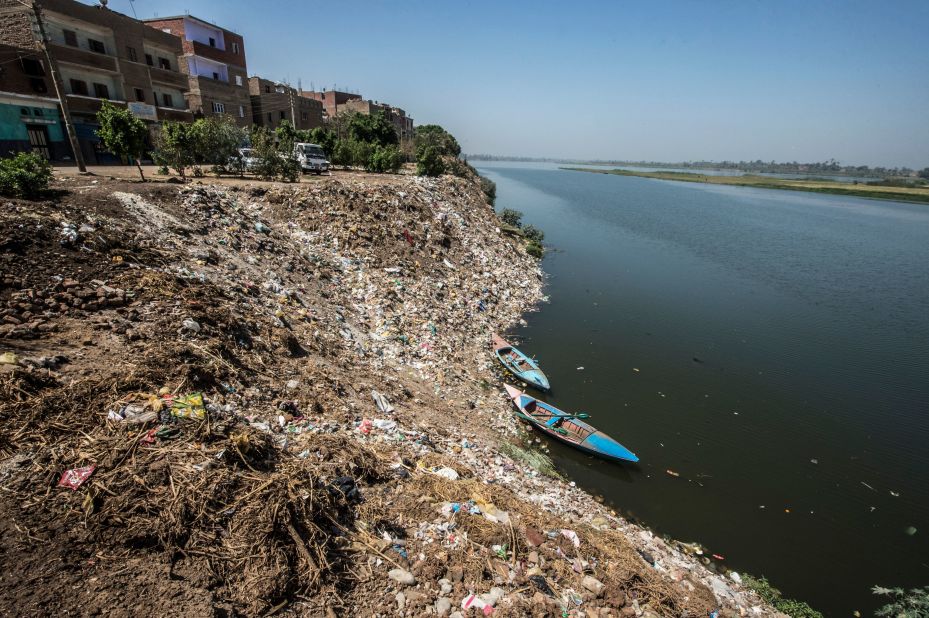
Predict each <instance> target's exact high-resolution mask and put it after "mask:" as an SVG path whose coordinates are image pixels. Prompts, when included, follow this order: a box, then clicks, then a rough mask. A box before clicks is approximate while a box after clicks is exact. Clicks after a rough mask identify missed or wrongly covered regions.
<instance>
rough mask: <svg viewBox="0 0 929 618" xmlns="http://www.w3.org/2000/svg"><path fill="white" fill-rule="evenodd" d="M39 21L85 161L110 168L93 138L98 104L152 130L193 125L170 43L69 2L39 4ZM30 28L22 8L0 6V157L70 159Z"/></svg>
mask: <svg viewBox="0 0 929 618" xmlns="http://www.w3.org/2000/svg"><path fill="white" fill-rule="evenodd" d="M41 15H42V22H43V25H44V28H45V32H46V36H47V37H48V40H49V44H48V51H49V54H50V55H51V56H52V58H53V59H54V60H55V63H56V64H57V66H58V70H59V74H60V78H61V84H62V88H63V91H62V95H63V96H65V97H67V104H68V107H69V109H70V110H71V117H72V121H73V122H74V128H75V132H76V133H77V137H78V143H79V145H80V148H81V152H82V153H83V155H84V159H85V161H87V162H88V163H91V164H94V163H97V164H100V163H110V162H113V161H114V158H113V157H112V156H111V155H109V154H108V153H106V152H105V151H104V150H103V148H102V145H101V144H100V138H99V137H97V134H96V130H97V128H98V127H99V125H98V124H97V121H96V114H97V112H98V111H99V109H100V104H101V101H103V100H109V101H111V102H112V103H114V104H117V105H129V107H130V109H132V110H133V112H134V113H136V115H138V116H140V117H142V118H144V119H145V120H147V121H150V122H152V123H157V122H160V121H162V120H186V121H190V120H191V119H192V116H191V113H190V111H189V110H188V108H187V105H186V103H185V100H184V91H185V90H186V89H187V78H186V77H185V76H184V74H183V73H181V72H180V70H179V66H178V64H179V57H180V56H181V54H182V50H181V45H180V41H178V40H177V38H176V37H174V36H171V35H169V34H167V33H165V32H161V31H159V30H156V29H154V28H150V27H147V26H145V25H144V24H141V23H140V22H138V21H136V20H134V19H132V18H131V17H128V16H126V15H123V14H121V13H117V12H115V11H111V10H109V9H107V8H105V7H103V6H89V5H86V4H83V3H81V2H76V1H74V0H43V2H42V12H41ZM34 22H35V18H34V14H33V12H32V9H31V7H30V6H28V5H27V4H25V5H24V4H23V3H21V2H18V1H17V0H0V62H2V64H0V67H2V68H0V151H3V152H4V153H8V152H11V151H18V150H37V151H39V152H41V153H43V154H45V155H46V156H49V157H50V158H52V159H65V158H70V157H71V154H72V153H71V148H70V145H69V144H68V143H67V138H66V133H65V131H64V127H63V126H62V120H61V114H60V111H59V102H58V98H57V96H56V94H55V87H54V84H53V83H52V80H51V77H50V71H49V67H48V66H47V59H46V57H45V54H44V53H43V52H41V51H40V50H41V46H40V41H39V39H38V36H39V35H38V28H37V24H35V23H34Z"/></svg>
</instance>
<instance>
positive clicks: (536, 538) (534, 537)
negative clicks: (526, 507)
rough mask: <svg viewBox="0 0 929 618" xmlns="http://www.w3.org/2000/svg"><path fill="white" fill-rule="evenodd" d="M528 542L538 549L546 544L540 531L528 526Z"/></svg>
mask: <svg viewBox="0 0 929 618" xmlns="http://www.w3.org/2000/svg"><path fill="white" fill-rule="evenodd" d="M526 540H527V541H529V544H530V545H533V546H535V547H538V546H539V545H541V544H542V543H544V542H545V537H544V536H542V534H541V533H540V532H539V531H538V530H536V529H534V528H530V527H529V526H526Z"/></svg>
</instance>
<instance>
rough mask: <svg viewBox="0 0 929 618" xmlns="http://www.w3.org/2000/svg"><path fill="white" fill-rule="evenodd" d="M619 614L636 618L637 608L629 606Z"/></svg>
mask: <svg viewBox="0 0 929 618" xmlns="http://www.w3.org/2000/svg"><path fill="white" fill-rule="evenodd" d="M619 613H620V615H621V616H635V608H634V607H632V606H631V605H627V606H626V607H624V608H622V609H621V610H619Z"/></svg>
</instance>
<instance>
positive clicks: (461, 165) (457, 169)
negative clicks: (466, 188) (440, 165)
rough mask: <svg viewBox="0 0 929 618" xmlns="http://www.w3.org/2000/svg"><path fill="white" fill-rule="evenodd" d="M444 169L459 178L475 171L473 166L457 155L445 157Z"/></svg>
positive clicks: (466, 176)
mask: <svg viewBox="0 0 929 618" xmlns="http://www.w3.org/2000/svg"><path fill="white" fill-rule="evenodd" d="M445 171H446V172H448V173H449V174H451V175H452V176H457V177H459V178H468V177H469V176H471V175H472V174H474V173H475V171H474V168H472V167H471V166H470V165H468V163H467V162H466V161H462V160H461V159H459V158H458V157H445Z"/></svg>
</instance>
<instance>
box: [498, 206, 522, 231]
mask: <svg viewBox="0 0 929 618" xmlns="http://www.w3.org/2000/svg"><path fill="white" fill-rule="evenodd" d="M500 220H501V221H503V222H504V223H506V224H507V225H512V226H513V227H520V226H522V224H523V223H522V222H523V213H521V212H519V211H518V210H513V209H512V208H504V209H503V212H501V213H500Z"/></svg>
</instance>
